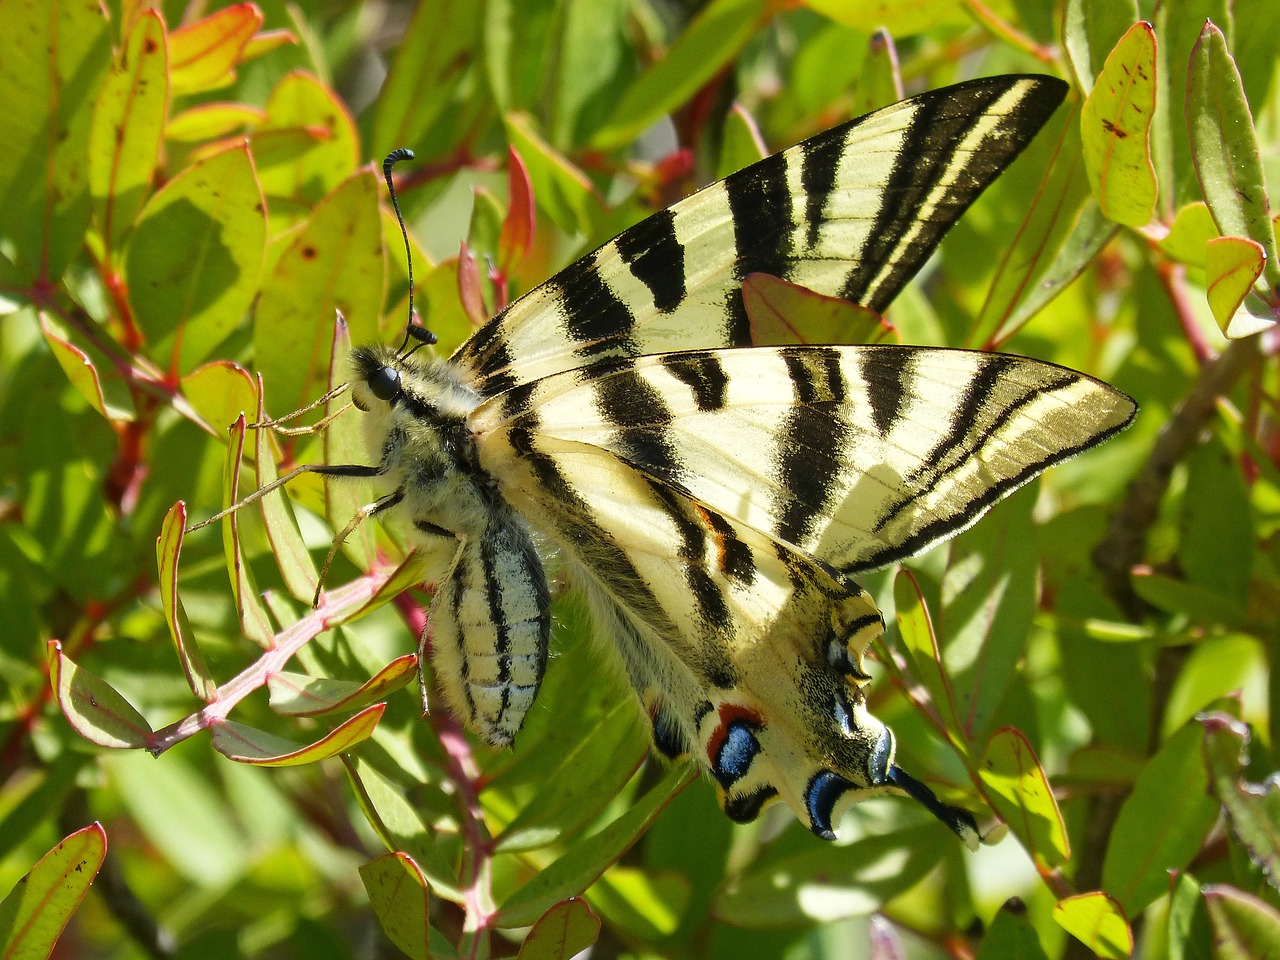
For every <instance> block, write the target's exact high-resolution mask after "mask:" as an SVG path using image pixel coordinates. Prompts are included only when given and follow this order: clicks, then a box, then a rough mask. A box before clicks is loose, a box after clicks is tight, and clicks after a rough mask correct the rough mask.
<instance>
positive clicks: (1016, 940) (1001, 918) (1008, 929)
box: [976, 903, 1048, 960]
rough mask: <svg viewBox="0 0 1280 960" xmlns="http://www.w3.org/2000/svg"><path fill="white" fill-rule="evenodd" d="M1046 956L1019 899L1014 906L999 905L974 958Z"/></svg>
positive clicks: (1023, 959) (1022, 959) (1037, 958)
mask: <svg viewBox="0 0 1280 960" xmlns="http://www.w3.org/2000/svg"><path fill="white" fill-rule="evenodd" d="M1008 957H1018V958H1020V960H1048V955H1047V954H1045V952H1044V947H1043V946H1041V945H1040V937H1039V936H1037V934H1036V928H1035V926H1034V925H1033V924H1032V923H1031V921H1030V920H1029V919H1028V918H1027V910H1026V907H1024V906H1022V905H1021V904H1020V903H1019V904H1017V907H1016V909H1015V908H1012V907H1011V905H1010V904H1008V903H1006V904H1005V905H1004V906H1002V907H1001V908H1000V912H999V913H997V914H996V917H995V919H994V920H992V921H991V925H990V926H989V927H987V932H986V935H985V936H984V937H983V938H982V945H981V946H980V947H979V948H978V954H977V957H976V960H1005V958H1008Z"/></svg>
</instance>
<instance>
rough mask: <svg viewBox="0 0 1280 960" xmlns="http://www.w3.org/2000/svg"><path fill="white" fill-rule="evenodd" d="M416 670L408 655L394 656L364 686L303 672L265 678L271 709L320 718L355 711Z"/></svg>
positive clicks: (399, 685)
mask: <svg viewBox="0 0 1280 960" xmlns="http://www.w3.org/2000/svg"><path fill="white" fill-rule="evenodd" d="M417 671H418V658H417V657H416V656H414V655H413V654H412V653H407V654H405V655H404V656H403V657H396V659H394V660H392V661H391V662H390V663H388V664H387V665H386V666H385V667H383V668H382V669H381V670H379V671H378V672H377V673H375V674H374V675H373V676H372V677H370V678H369V679H368V680H366V681H365V682H364V683H362V684H361V683H354V682H352V681H350V680H334V679H332V678H329V677H309V676H307V675H306V674H304V673H290V672H289V671H287V670H285V671H281V672H280V673H273V674H271V676H270V677H268V678H267V690H268V691H269V692H270V696H271V709H272V710H274V711H275V712H276V713H279V714H284V715H285V716H290V717H321V716H325V715H326V714H330V713H337V712H339V711H344V710H356V709H360V708H362V707H365V706H367V705H369V704H371V703H374V702H375V701H378V700H385V699H386V698H387V697H388V696H389V695H390V694H392V693H394V692H395V691H396V690H399V689H400V688H402V687H405V686H407V685H408V684H409V683H410V681H412V680H413V678H414V676H415V675H416V674H417Z"/></svg>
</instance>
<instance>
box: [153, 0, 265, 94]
mask: <svg viewBox="0 0 1280 960" xmlns="http://www.w3.org/2000/svg"><path fill="white" fill-rule="evenodd" d="M262 21H263V15H262V11H261V10H260V9H258V6H257V5H256V4H253V3H237V4H235V5H233V6H230V7H225V8H223V9H222V10H215V11H214V12H213V13H211V14H209V15H208V16H207V17H204V18H202V19H200V20H197V21H195V22H194V23H188V24H185V25H184V26H182V27H181V28H179V29H177V30H175V31H173V33H172V34H170V36H169V63H170V69H171V73H170V83H172V85H173V92H174V93H175V94H185V93H200V92H203V91H205V90H213V89H216V88H217V87H220V86H223V85H225V84H226V83H228V82H229V81H230V80H231V78H232V77H233V76H234V75H235V66H236V64H237V63H239V62H240V60H241V57H242V56H243V54H244V50H245V47H246V46H247V45H248V43H249V41H250V40H251V39H252V38H253V35H254V34H255V33H257V32H258V28H259V27H260V26H262Z"/></svg>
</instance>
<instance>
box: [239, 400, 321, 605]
mask: <svg viewBox="0 0 1280 960" xmlns="http://www.w3.org/2000/svg"><path fill="white" fill-rule="evenodd" d="M264 392H265V391H264V389H263V383H262V377H261V376H259V377H258V389H257V390H256V391H255V393H256V394H257V401H258V413H257V417H256V422H257V423H259V424H262V423H265V422H266V420H267V412H266V409H265V408H264V407H263V402H264V396H263V394H264ZM253 441H254V451H253V465H254V480H255V481H256V482H257V485H258V489H259V490H265V489H266V488H267V487H268V486H270V485H271V484H272V483H275V482H276V480H277V479H278V478H279V476H280V474H279V471H277V470H276V461H275V453H274V451H273V450H272V449H271V431H270V429H269V428H267V427H259V428H258V429H257V430H254V432H253ZM258 508H259V510H260V511H261V512H262V525H263V527H264V528H265V529H266V532H267V540H269V541H270V543H271V553H272V556H274V557H275V561H276V566H277V567H279V569H280V577H281V579H282V580H284V584H285V588H286V589H287V590H288V591H289V593H290V594H291V595H292V596H293V597H294V598H295V599H297V600H301V601H303V602H304V603H311V602H312V601H313V600H314V599H315V593H316V585H317V583H319V579H320V576H319V574H318V573H316V565H315V564H314V563H313V562H312V560H311V553H310V551H308V550H307V545H306V544H305V543H304V542H303V540H302V532H301V531H300V530H299V529H298V521H297V519H296V518H295V517H294V515H293V507H292V505H291V504H290V502H289V498H288V497H287V496H286V495H285V492H284V490H283V488H281V489H278V490H274V491H272V492H271V493H269V494H267V495H266V496H265V497H263V498H262V499H261V500H259V501H258Z"/></svg>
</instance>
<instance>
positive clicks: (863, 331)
mask: <svg viewBox="0 0 1280 960" xmlns="http://www.w3.org/2000/svg"><path fill="white" fill-rule="evenodd" d="M742 302H743V305H744V306H745V307H746V310H747V317H748V319H749V321H750V323H751V342H752V344H754V345H755V346H757V347H782V346H790V345H791V344H798V343H878V342H879V341H881V340H884V339H885V338H886V337H888V335H889V334H890V333H891V331H892V329H893V328H892V327H890V326H889V325H888V324H886V323H885V322H884V320H883V319H881V317H880V314H878V313H876V312H875V311H874V310H870V309H868V308H866V307H864V306H860V305H859V304H856V303H850V302H849V301H848V300H842V299H841V298H839V297H828V296H825V295H823V294H821V293H815V292H814V291H812V290H810V289H809V288H808V287H802V286H800V285H799V284H796V283H791V282H790V281H788V280H783V279H781V278H779V277H774V276H770V275H769V274H767V273H752V274H749V275H748V276H747V278H746V279H745V280H743V281H742Z"/></svg>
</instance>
